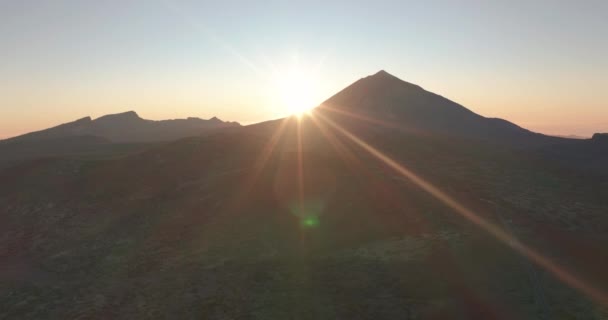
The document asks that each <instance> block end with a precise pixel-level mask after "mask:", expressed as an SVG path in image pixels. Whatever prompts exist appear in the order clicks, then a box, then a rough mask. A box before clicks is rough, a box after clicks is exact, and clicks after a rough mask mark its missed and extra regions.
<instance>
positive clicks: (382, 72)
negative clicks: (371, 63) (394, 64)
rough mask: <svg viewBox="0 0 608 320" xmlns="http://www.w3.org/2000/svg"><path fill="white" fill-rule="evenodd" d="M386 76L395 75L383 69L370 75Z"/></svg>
mask: <svg viewBox="0 0 608 320" xmlns="http://www.w3.org/2000/svg"><path fill="white" fill-rule="evenodd" d="M386 76H390V77H395V76H393V75H392V74H390V73H388V72H386V71H385V70H380V71H378V72H376V73H374V74H373V75H372V77H386Z"/></svg>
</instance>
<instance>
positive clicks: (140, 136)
mask: <svg viewBox="0 0 608 320" xmlns="http://www.w3.org/2000/svg"><path fill="white" fill-rule="evenodd" d="M234 126H239V124H238V123H236V122H224V121H222V120H220V119H218V118H216V117H213V118H211V119H209V120H204V119H200V118H187V119H175V120H161V121H153V120H146V119H142V118H141V117H139V115H138V114H137V113H135V112H134V111H128V112H124V113H118V114H110V115H105V116H103V117H100V118H97V119H95V120H92V119H91V117H85V118H82V119H79V120H76V121H74V122H69V123H65V124H62V125H59V126H56V127H53V128H50V129H46V130H41V131H36V132H32V133H28V134H24V135H21V136H18V137H14V138H10V139H6V140H2V141H0V143H7V142H15V141H28V140H46V139H56V138H64V137H71V136H72V137H73V136H86V135H90V136H97V137H100V138H104V139H108V140H109V141H111V142H121V143H125V142H158V141H171V140H175V139H179V138H185V137H189V136H195V135H198V134H201V133H203V132H205V131H207V130H209V129H217V128H223V127H234Z"/></svg>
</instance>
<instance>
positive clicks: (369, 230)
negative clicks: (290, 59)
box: [0, 117, 608, 319]
mask: <svg viewBox="0 0 608 320" xmlns="http://www.w3.org/2000/svg"><path fill="white" fill-rule="evenodd" d="M319 121H321V122H318V123H320V124H321V127H323V128H324V129H325V131H322V130H321V129H319V126H318V124H317V122H315V121H313V120H312V119H311V118H308V117H305V118H303V119H302V120H301V122H298V121H297V120H296V119H295V118H290V119H288V120H278V121H270V122H266V123H262V124H257V125H253V126H247V127H241V128H236V129H235V130H228V131H218V132H216V133H212V134H209V135H206V136H203V137H193V138H187V139H183V140H180V141H176V142H172V143H168V144H164V145H162V146H158V147H155V148H152V149H149V150H146V151H144V152H142V153H139V154H135V155H131V156H129V157H124V158H120V159H114V160H103V161H88V162H80V161H74V160H69V161H67V160H59V159H55V160H44V161H43V160H41V161H37V162H32V163H26V164H23V165H21V166H17V167H15V168H13V169H11V170H9V171H4V172H0V181H2V183H1V184H0V208H3V209H4V211H3V214H2V215H1V216H0V219H2V221H0V222H1V223H0V234H1V235H3V237H2V238H1V239H0V257H1V258H2V261H4V264H3V268H4V271H3V272H2V273H0V275H2V276H3V278H0V282H1V283H2V287H3V288H6V290H4V291H0V317H5V318H20V319H28V318H31V319H36V318H47V319H65V318H112V319H120V318H122V319H133V318H146V317H149V318H203V319H236V318H251V319H288V318H293V319H396V318H397V319H399V318H401V319H409V318H414V319H534V318H537V315H538V314H537V309H536V307H535V305H534V301H535V300H534V299H535V298H534V295H533V293H532V292H533V290H532V288H531V287H530V283H529V275H528V271H527V269H526V267H525V265H524V264H523V263H522V258H521V257H520V256H518V255H517V254H515V253H514V252H512V251H511V250H510V249H508V247H506V246H504V245H502V244H500V243H499V242H498V241H496V240H495V239H494V238H492V237H491V236H489V235H488V234H486V233H485V232H483V231H482V230H480V229H479V228H478V227H476V226H474V225H472V224H471V223H469V222H467V220H466V219H464V218H462V217H460V216H459V215H457V214H455V213H454V212H452V211H450V210H448V209H446V207H445V206H443V205H442V204H441V203H439V202H438V201H437V200H436V199H434V198H433V197H431V196H429V195H427V194H426V193H424V192H422V191H421V190H420V189H419V188H418V187H417V186H416V185H415V184H413V183H412V182H411V181H409V180H407V179H404V178H403V177H400V176H399V175H397V174H396V173H395V172H394V171H392V170H390V169H388V168H387V167H386V166H385V165H383V164H382V163H380V162H378V161H375V160H374V159H373V157H372V156H371V155H369V154H367V153H366V152H364V151H362V150H361V149H360V148H358V147H357V146H356V145H354V144H353V143H351V142H350V141H349V140H348V139H347V138H346V137H345V136H344V135H341V134H340V133H339V132H337V131H336V130H332V129H330V128H329V127H327V126H324V125H323V124H322V123H323V122H322V120H319ZM280 128H283V129H280ZM352 128H353V129H358V131H353V132H354V133H355V134H356V135H357V136H358V137H360V138H361V139H364V140H365V141H368V142H370V143H373V144H374V146H375V147H377V148H380V149H381V150H383V151H384V152H387V153H388V154H390V156H391V157H393V158H394V159H395V160H397V161H399V163H401V164H403V165H405V166H407V167H408V168H409V169H411V170H414V171H415V172H417V173H419V174H420V175H421V176H424V177H425V178H426V179H428V180H430V181H432V182H433V183H435V184H436V185H438V186H440V187H441V188H442V189H444V190H446V192H448V193H450V194H451V195H453V196H454V197H456V198H457V199H458V200H459V201H460V202H462V203H463V204H465V205H466V206H468V207H470V208H473V209H475V211H476V212H478V213H479V214H480V215H481V216H483V217H484V218H486V219H489V220H490V221H493V222H495V223H500V219H499V217H498V216H497V212H499V213H500V214H502V215H504V216H506V217H508V219H509V220H510V221H511V224H512V227H511V230H514V232H515V233H516V234H517V235H518V236H520V237H521V238H522V240H523V241H525V242H526V243H528V244H531V245H534V246H536V247H539V248H541V249H542V252H543V254H544V255H547V256H550V257H552V258H554V259H559V260H558V261H559V262H560V265H568V266H569V267H571V268H576V270H577V271H578V273H579V274H583V275H585V276H586V277H587V278H588V279H590V281H592V282H591V283H594V284H595V285H596V286H602V287H604V288H605V287H607V286H608V282H607V280H608V279H606V278H605V276H603V275H604V273H603V270H604V268H605V267H608V263H604V262H603V261H605V260H603V259H604V258H605V256H606V254H605V251H602V249H601V246H594V243H602V242H601V240H602V238H601V237H602V231H601V230H605V228H606V226H607V225H608V221H607V220H606V217H605V215H602V213H603V212H604V211H603V210H604V209H605V208H606V206H607V205H608V204H606V203H605V201H604V202H602V200H601V199H605V196H606V190H608V189H602V188H599V187H598V184H597V183H598V182H594V181H593V180H588V179H582V178H577V177H576V176H574V177H571V176H569V175H563V174H561V173H559V172H557V171H551V170H548V169H546V168H544V167H543V166H542V165H540V166H539V165H537V164H536V163H534V162H530V161H528V160H527V158H526V157H525V156H520V155H518V154H514V153H511V152H506V151H501V150H495V149H490V148H488V146H487V145H485V144H484V145H476V144H473V143H470V142H466V143H465V142H461V141H460V140H458V139H451V138H450V139H448V138H446V137H440V136H424V135H417V134H400V135H395V134H392V133H391V134H379V133H378V132H376V131H374V130H368V129H367V127H363V126H362V127H358V128H356V126H353V127H352ZM277 132H280V134H275V133H277ZM298 132H300V134H301V135H300V136H299V137H298ZM326 134H327V135H326ZM330 136H331V137H334V138H335V139H328V138H326V137H330ZM298 141H300V142H298ZM271 145H273V146H274V148H269V146H271ZM300 146H301V147H300ZM299 150H301V152H299ZM299 170H302V173H303V174H302V177H303V180H302V182H301V183H300V182H299V181H300V180H298V172H299ZM548 182H550V183H548ZM300 188H302V189H300ZM589 190H597V192H598V193H597V194H596V195H594V194H592V193H589V192H588V191H589ZM583 216H584V219H581V218H582V217H583ZM548 230H550V233H549V231H548ZM603 236H605V234H604V235H603ZM548 239H550V240H551V241H549V242H547V241H548ZM573 239H576V241H574V240H573ZM606 261H608V260H606ZM541 283H542V285H543V286H544V287H545V288H546V289H545V290H546V294H547V296H548V299H549V304H550V307H551V311H552V312H554V313H555V314H558V315H563V314H566V315H573V314H576V315H579V316H581V317H585V318H590V319H591V318H593V316H594V312H596V310H597V306H595V305H593V304H590V303H589V302H588V300H586V299H585V298H582V297H581V296H580V294H578V293H576V292H575V291H572V290H571V289H568V288H566V287H565V286H564V285H563V284H561V283H560V282H559V281H557V280H555V279H554V278H552V277H551V276H549V275H546V276H543V278H542V279H541ZM556 318H558V317H556Z"/></svg>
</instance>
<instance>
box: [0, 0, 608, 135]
mask: <svg viewBox="0 0 608 320" xmlns="http://www.w3.org/2000/svg"><path fill="white" fill-rule="evenodd" d="M508 4H509V5H507V4H506V3H500V2H491V3H483V4H479V3H476V2H467V3H464V4H458V5H457V4H454V3H450V2H447V1H443V2H442V1H435V2H433V3H430V4H426V5H422V4H417V3H409V2H407V3H405V2H401V3H397V2H394V3H392V2H379V3H376V4H374V6H373V7H370V6H369V4H365V5H364V4H363V3H351V2H335V3H331V4H323V3H321V2H308V3H306V4H289V3H284V2H271V3H268V4H266V5H264V6H256V5H254V4H251V3H247V2H239V1H230V2H224V3H222V4H218V3H215V4H211V3H198V2H195V1H168V0H167V1H163V0H159V1H153V2H144V1H105V2H103V3H98V2H94V1H78V2H73V1H5V2H2V3H0V40H1V42H0V49H1V50H2V52H3V56H2V63H0V96H2V101H1V104H2V108H0V138H8V137H11V136H16V135H20V134H23V133H27V132H31V131H36V130H41V129H45V128H48V127H52V126H55V125H58V124H61V123H65V122H70V121H73V120H76V119H79V118H82V117H84V116H91V117H92V118H96V117H99V116H102V115H105V114H111V113H119V112H124V111H128V110H134V111H136V112H138V114H139V115H140V116H141V117H142V118H145V119H151V120H161V119H172V118H186V117H200V118H205V119H208V118H211V117H213V116H217V117H219V118H220V119H222V120H228V121H238V122H240V123H242V124H250V123H256V122H260V121H264V120H269V119H274V118H278V117H282V116H286V115H288V114H290V113H292V112H293V111H294V106H288V105H286V104H289V103H290V102H293V101H294V100H298V101H299V103H302V104H306V107H312V106H314V105H317V104H319V103H321V102H322V101H324V100H325V99H327V98H329V97H330V96H331V95H333V94H334V93H336V92H338V91H339V90H341V89H343V88H344V87H346V86H348V85H349V84H351V83H352V82H354V81H356V80H357V79H359V78H361V77H365V76H367V75H370V74H373V73H375V72H377V71H378V70H381V69H384V70H387V71H388V72H390V73H391V74H393V75H395V76H397V77H399V78H401V79H403V80H405V81H408V82H411V83H415V84H417V85H420V86H421V87H423V88H425V89H426V90H428V91H431V92H434V93H437V94H440V95H442V96H444V97H446V98H448V99H450V100H453V101H455V102H457V103H459V104H462V105H463V106H465V107H467V108H469V109H471V110H472V111H474V112H476V113H479V114H481V115H483V116H486V117H499V118H503V119H506V120H509V121H511V122H514V123H516V124H518V125H520V126H522V127H525V128H527V129H530V130H533V131H537V132H541V133H546V134H551V135H579V136H591V135H592V134H593V133H595V132H605V131H608V108H606V106H607V104H606V101H608V93H607V92H606V91H605V85H606V80H605V76H604V75H603V73H602V72H601V71H602V70H607V69H608V63H607V61H606V59H605V57H606V56H608V43H607V42H606V41H603V40H604V39H606V37H607V36H608V34H607V32H608V19H605V17H604V16H605V14H604V13H605V12H607V9H608V3H606V2H602V1H589V2H585V4H584V5H583V4H577V3H567V2H561V3H557V2H548V1H541V2H537V3H525V2H517V3H514V2H509V3H508ZM294 87H295V88H297V92H294ZM285 95H289V97H287V99H285ZM296 98H297V99H296ZM303 107H304V106H297V107H295V108H303Z"/></svg>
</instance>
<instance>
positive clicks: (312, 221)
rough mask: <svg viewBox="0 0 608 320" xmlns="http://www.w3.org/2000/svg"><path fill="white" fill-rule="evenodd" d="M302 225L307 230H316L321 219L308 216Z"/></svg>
mask: <svg viewBox="0 0 608 320" xmlns="http://www.w3.org/2000/svg"><path fill="white" fill-rule="evenodd" d="M302 225H303V226H305V227H307V228H314V227H316V226H318V225H319V218H318V217H316V216H308V217H305V218H304V219H302Z"/></svg>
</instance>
